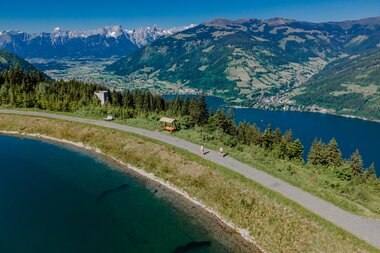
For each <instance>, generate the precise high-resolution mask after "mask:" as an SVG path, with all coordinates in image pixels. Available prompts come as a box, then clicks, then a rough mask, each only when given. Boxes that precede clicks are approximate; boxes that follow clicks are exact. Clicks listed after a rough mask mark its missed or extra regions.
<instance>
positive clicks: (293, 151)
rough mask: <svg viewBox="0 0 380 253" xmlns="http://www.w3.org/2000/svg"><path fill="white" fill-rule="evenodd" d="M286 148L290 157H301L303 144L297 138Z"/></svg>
mask: <svg viewBox="0 0 380 253" xmlns="http://www.w3.org/2000/svg"><path fill="white" fill-rule="evenodd" d="M288 149H289V151H288V154H289V158H290V159H302V154H303V145H302V143H301V141H300V140H299V139H297V140H295V141H294V142H293V143H292V144H291V145H289V147H288Z"/></svg>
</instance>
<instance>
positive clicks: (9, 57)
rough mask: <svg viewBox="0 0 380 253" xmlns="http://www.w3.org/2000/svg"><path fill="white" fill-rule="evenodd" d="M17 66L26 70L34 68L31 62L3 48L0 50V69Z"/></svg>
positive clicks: (29, 70)
mask: <svg viewBox="0 0 380 253" xmlns="http://www.w3.org/2000/svg"><path fill="white" fill-rule="evenodd" d="M16 66H19V67H20V68H22V69H23V70H24V71H26V72H31V71H33V70H36V68H35V67H33V65H32V64H30V63H29V62H27V61H25V60H24V59H22V58H21V57H19V56H17V55H15V54H12V53H10V52H8V51H5V50H0V71H3V70H7V69H10V68H13V67H16Z"/></svg>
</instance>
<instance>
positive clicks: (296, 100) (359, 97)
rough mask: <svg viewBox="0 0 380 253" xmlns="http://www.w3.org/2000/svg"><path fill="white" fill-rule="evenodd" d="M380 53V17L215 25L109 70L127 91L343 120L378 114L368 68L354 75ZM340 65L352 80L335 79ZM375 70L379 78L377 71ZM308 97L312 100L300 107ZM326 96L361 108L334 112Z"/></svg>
mask: <svg viewBox="0 0 380 253" xmlns="http://www.w3.org/2000/svg"><path fill="white" fill-rule="evenodd" d="M379 48H380V17H375V18H367V19H362V20H356V21H343V22H323V23H312V22H303V21H296V20H292V19H285V18H272V19H267V20H260V19H239V20H227V19H215V20H212V21H207V22H204V23H202V24H200V25H198V26H195V27H192V28H189V29H186V30H183V31H181V32H178V33H176V34H173V35H171V36H165V37H161V38H159V39H157V40H155V41H153V42H152V43H150V44H147V45H146V46H143V47H142V48H140V49H139V50H137V51H135V52H133V53H132V54H131V55H129V56H127V57H125V58H122V59H120V60H118V61H117V62H115V63H114V64H112V65H110V66H109V67H107V70H108V71H110V72H113V73H115V74H117V75H122V76H126V77H127V78H128V79H129V82H130V83H134V82H135V83H141V82H148V83H152V84H155V85H162V86H171V87H176V88H177V89H182V88H183V89H185V88H192V89H195V90H202V91H207V92H210V93H211V94H216V95H218V96H222V97H225V98H227V99H230V100H231V101H245V102H246V104H249V105H254V106H262V107H266V106H273V105H281V106H283V105H287V106H293V107H299V106H302V105H307V106H317V107H318V106H319V107H324V106H327V107H328V108H330V109H333V110H335V111H336V112H338V113H343V112H345V111H347V112H350V113H351V114H355V115H356V114H357V115H367V114H366V113H364V114H363V113H362V112H363V110H364V108H372V107H373V105H371V104H372V103H373V101H375V103H376V104H377V107H376V106H375V109H376V110H378V111H379V106H378V102H376V101H378V99H379V95H380V92H379V87H380V81H379V79H376V78H373V75H372V74H370V75H368V73H367V74H365V73H366V71H367V70H368V68H366V67H365V68H359V69H356V70H355V72H350V69H352V68H356V67H359V66H361V65H360V64H359V65H357V63H358V62H361V61H366V63H365V64H364V65H365V66H367V65H370V66H372V65H371V64H374V63H375V62H377V60H376V59H375V58H371V57H370V56H371V55H372V54H373V53H374V52H377V50H378V49H379ZM350 59H351V60H350ZM335 63H336V64H339V66H341V68H342V69H345V70H346V71H347V73H350V75H348V76H347V78H346V79H342V78H339V77H338V76H339V75H340V74H339V73H340V72H338V71H335V70H336V68H337V66H336V65H334V64H335ZM334 66H335V67H334ZM355 66H356V67H355ZM325 67H326V68H325ZM367 67H368V66H367ZM373 69H374V70H373V71H375V72H376V71H377V72H376V73H378V69H379V66H378V65H375V66H373ZM371 71H372V70H371ZM318 73H319V75H317V74H318ZM352 73H355V75H353V74H352ZM371 73H372V72H371ZM376 73H374V75H377V74H376ZM360 75H361V77H360V78H358V76H360ZM321 76H323V78H321ZM312 77H315V78H312ZM318 80H323V82H322V81H318ZM327 80H329V82H330V83H329V84H327ZM365 80H367V81H365ZM321 82H322V83H321ZM352 85H354V86H352ZM355 85H356V86H355ZM332 86H334V88H332ZM357 86H358V87H359V88H358V87H357ZM368 86H370V87H371V88H368ZM352 87H356V88H352ZM360 87H365V88H363V89H362V88H360ZM366 87H367V88H366ZM363 90H371V92H370V94H363V93H362V91H363ZM335 91H337V92H335ZM339 91H340V92H339ZM332 92H333V93H332ZM334 92H335V93H334ZM304 94H313V95H310V99H302V98H303V96H304ZM326 94H329V96H332V97H334V99H335V100H336V101H341V100H344V99H345V98H346V97H347V96H348V94H354V95H351V96H355V97H356V101H357V103H355V105H359V104H360V106H359V107H355V106H348V104H349V102H347V103H346V104H341V105H340V106H336V104H335V105H331V104H334V100H331V99H330V100H331V101H332V102H330V104H329V103H327V102H326V101H325V100H326V98H323V96H324V97H325V96H326ZM321 96H322V97H321ZM358 101H360V102H358ZM378 117H379V118H380V113H378Z"/></svg>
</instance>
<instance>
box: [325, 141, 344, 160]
mask: <svg viewBox="0 0 380 253" xmlns="http://www.w3.org/2000/svg"><path fill="white" fill-rule="evenodd" d="M326 149H327V156H326V159H327V161H326V162H327V164H328V165H329V166H335V167H339V166H341V165H342V163H343V161H342V153H341V152H340V150H339V147H338V143H337V142H336V140H335V138H332V139H331V140H330V142H329V144H327V147H326Z"/></svg>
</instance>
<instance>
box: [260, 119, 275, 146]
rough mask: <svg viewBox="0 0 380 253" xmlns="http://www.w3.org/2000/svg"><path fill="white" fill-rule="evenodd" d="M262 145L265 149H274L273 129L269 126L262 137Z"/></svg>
mask: <svg viewBox="0 0 380 253" xmlns="http://www.w3.org/2000/svg"><path fill="white" fill-rule="evenodd" d="M262 145H263V147H264V148H267V149H272V147H273V135H272V127H271V125H270V124H269V125H268V127H267V129H265V131H264V134H263V136H262Z"/></svg>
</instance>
